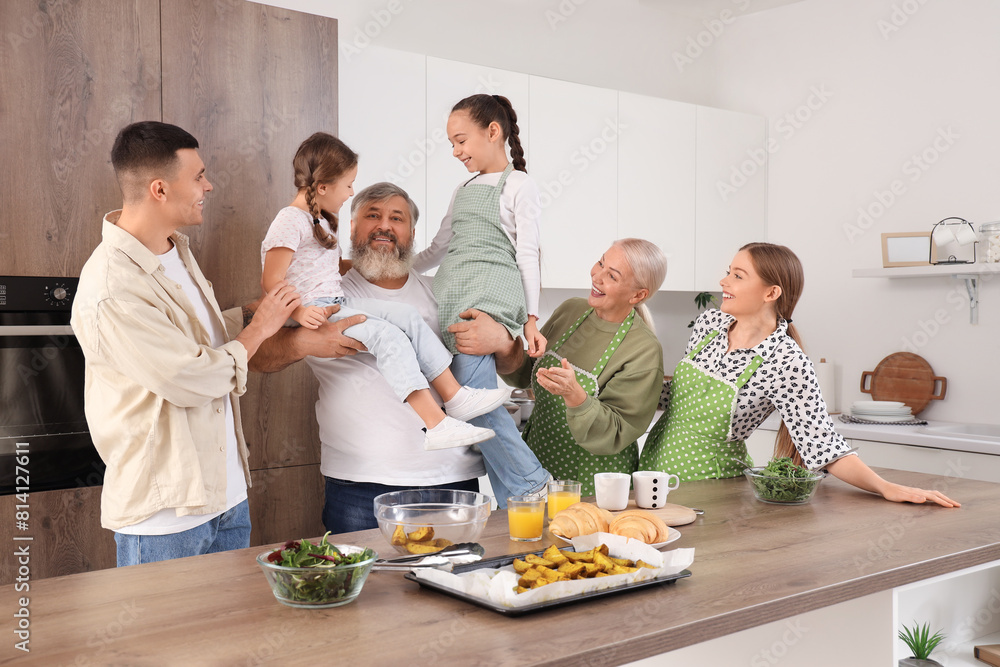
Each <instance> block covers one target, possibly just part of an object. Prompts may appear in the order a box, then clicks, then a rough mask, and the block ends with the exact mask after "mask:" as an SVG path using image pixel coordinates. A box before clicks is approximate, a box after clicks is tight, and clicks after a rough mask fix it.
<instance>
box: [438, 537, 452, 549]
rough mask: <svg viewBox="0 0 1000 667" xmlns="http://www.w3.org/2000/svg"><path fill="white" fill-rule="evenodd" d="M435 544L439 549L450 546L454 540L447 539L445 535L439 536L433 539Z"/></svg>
mask: <svg viewBox="0 0 1000 667" xmlns="http://www.w3.org/2000/svg"><path fill="white" fill-rule="evenodd" d="M433 544H434V546H436V547H437V548H438V549H444V548H445V547H450V546H451V545H453V544H454V542H452V541H451V540H449V539H446V538H444V537H439V538H437V539H436V540H434V541H433Z"/></svg>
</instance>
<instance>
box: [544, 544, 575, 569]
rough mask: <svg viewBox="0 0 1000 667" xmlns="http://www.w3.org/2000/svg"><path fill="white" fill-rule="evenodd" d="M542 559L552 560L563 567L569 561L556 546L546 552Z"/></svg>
mask: <svg viewBox="0 0 1000 667" xmlns="http://www.w3.org/2000/svg"><path fill="white" fill-rule="evenodd" d="M542 558H544V559H545V560H550V561H552V562H553V563H554V564H556V565H562V564H563V563H566V562H568V561H569V559H568V558H567V557H566V556H565V555H564V554H563V552H561V551H559V549H558V548H557V547H556V545H554V544H553V545H552V546H550V547H549V548H548V549H546V550H545V552H544V553H543V554H542Z"/></svg>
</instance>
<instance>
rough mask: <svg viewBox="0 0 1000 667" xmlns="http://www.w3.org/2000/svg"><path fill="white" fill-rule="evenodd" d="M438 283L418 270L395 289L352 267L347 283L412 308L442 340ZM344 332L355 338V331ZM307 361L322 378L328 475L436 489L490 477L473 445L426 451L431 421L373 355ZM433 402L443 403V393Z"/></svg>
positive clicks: (361, 293)
mask: <svg viewBox="0 0 1000 667" xmlns="http://www.w3.org/2000/svg"><path fill="white" fill-rule="evenodd" d="M431 281H432V279H431V278H430V277H428V276H421V275H418V274H417V273H415V272H412V271H411V272H410V277H409V280H407V281H406V284H405V285H404V286H403V287H401V288H400V289H398V290H390V289H384V288H381V287H377V286H375V285H372V284H371V283H369V282H368V281H367V280H365V279H364V278H362V277H361V274H359V273H358V272H357V271H356V270H354V269H351V270H350V271H348V272H347V274H346V275H345V276H344V280H343V283H342V285H343V289H344V294H345V295H346V296H348V297H356V298H357V297H364V298H373V299H381V300H383V301H395V302H397V303H406V304H409V305H411V306H413V307H414V308H416V309H417V310H418V311H419V312H420V316H421V317H422V318H423V319H424V321H425V322H427V324H428V325H429V326H430V327H431V328H432V329H433V330H434V332H435V333H436V334H438V335H440V330H439V328H438V319H437V302H436V301H435V300H434V294H433V292H431ZM345 334H346V335H348V336H349V335H350V334H351V330H350V329H347V330H346V331H345ZM306 363H308V364H309V367H310V368H311V369H312V371H313V373H315V374H316V378H317V379H318V380H319V400H318V401H317V402H316V419H317V420H318V422H319V438H320V442H321V455H320V471H321V472H322V473H323V475H325V476H326V477H334V478H337V479H346V480H350V481H354V482H375V483H378V484H387V485H390V486H431V485H436V484H447V483H449V482H458V481H462V480H467V479H474V478H476V477H481V476H482V475H485V474H486V469H485V467H484V466H483V459H482V456H481V455H480V454H479V453H478V452H477V451H475V450H473V449H472V448H471V447H457V448H452V449H441V450H437V451H426V450H425V449H424V432H423V431H422V430H421V429H422V428H423V426H424V423H423V422H422V421H421V420H420V418H419V417H417V413H416V412H414V411H413V408H411V407H410V406H409V405H407V404H406V403H404V402H402V401H400V400H399V398H398V397H397V396H396V394H395V393H394V392H393V391H392V389H391V388H390V387H389V383H388V382H386V380H385V378H384V377H382V374H381V373H379V371H378V366H377V365H376V362H375V357H373V356H372V355H370V354H364V353H362V354H357V355H354V356H349V357H341V358H340V359H319V358H316V357H306ZM431 392H432V393H433V392H434V390H433V389H431ZM434 397H435V399H436V400H438V402H440V399H439V398H438V396H437V394H436V393H435V394H434Z"/></svg>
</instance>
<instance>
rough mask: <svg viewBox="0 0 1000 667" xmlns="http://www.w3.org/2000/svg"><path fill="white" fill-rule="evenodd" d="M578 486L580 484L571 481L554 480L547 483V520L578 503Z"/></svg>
mask: <svg viewBox="0 0 1000 667" xmlns="http://www.w3.org/2000/svg"><path fill="white" fill-rule="evenodd" d="M580 486H581V485H580V482H576V481H574V480H572V479H555V480H552V481H551V482H549V488H548V494H549V519H551V518H552V517H554V516H555V515H556V514H558V513H559V512H561V511H563V510H564V509H566V508H567V507H569V506H570V505H573V504H574V503H578V502H580Z"/></svg>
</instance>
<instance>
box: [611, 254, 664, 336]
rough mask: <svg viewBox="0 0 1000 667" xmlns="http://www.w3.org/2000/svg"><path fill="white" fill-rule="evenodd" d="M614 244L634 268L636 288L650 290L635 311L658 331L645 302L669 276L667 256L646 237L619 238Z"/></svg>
mask: <svg viewBox="0 0 1000 667" xmlns="http://www.w3.org/2000/svg"><path fill="white" fill-rule="evenodd" d="M612 245H613V246H615V247H617V248H619V249H620V250H621V251H622V254H623V255H625V261H626V262H628V265H629V267H631V269H632V282H633V284H634V286H635V288H636V289H645V290H648V292H649V293H648V294H647V295H646V298H645V299H643V300H642V301H640V302H639V303H637V304H636V305H635V311H636V313H637V314H638V315H639V317H640V318H642V321H643V322H645V323H646V326H648V327H649V329H650V331H652V332H653V333H656V327H654V326H653V316H652V315H651V314H650V312H649V308H647V307H646V304H645V303H644V302H645V301H646V300H647V299H649V297H651V296H652V295H653V294H655V293H656V292H657V290H659V289H660V285H662V284H663V280H664V279H665V278H666V277H667V256H666V255H664V254H663V251H662V250H660V247H659V246H658V245H656V244H655V243H652V242H651V241H647V240H645V239H634V238H628V239H618V240H617V241H615V242H614V243H613V244H612Z"/></svg>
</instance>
